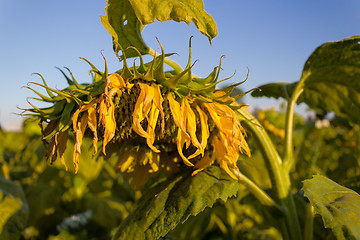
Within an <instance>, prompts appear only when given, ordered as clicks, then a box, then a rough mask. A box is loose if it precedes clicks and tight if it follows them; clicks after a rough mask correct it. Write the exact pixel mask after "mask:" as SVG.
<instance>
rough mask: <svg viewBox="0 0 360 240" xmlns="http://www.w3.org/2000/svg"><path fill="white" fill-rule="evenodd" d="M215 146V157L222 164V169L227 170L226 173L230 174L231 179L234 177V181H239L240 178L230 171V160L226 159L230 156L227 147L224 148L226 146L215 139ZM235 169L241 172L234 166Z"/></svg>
mask: <svg viewBox="0 0 360 240" xmlns="http://www.w3.org/2000/svg"><path fill="white" fill-rule="evenodd" d="M213 145H214V153H213V154H214V156H215V158H216V159H217V161H218V162H219V164H220V167H221V168H222V169H224V170H225V172H227V173H228V174H229V176H230V177H232V178H233V179H236V180H238V177H237V176H236V175H235V174H234V173H233V172H232V171H231V170H230V169H229V166H228V161H227V160H228V159H226V157H227V156H228V151H227V149H226V147H225V146H224V144H223V143H222V142H221V141H220V140H219V139H218V138H217V137H214V138H213ZM232 167H233V169H234V168H236V169H235V170H237V171H239V169H237V167H236V165H235V167H234V166H232Z"/></svg>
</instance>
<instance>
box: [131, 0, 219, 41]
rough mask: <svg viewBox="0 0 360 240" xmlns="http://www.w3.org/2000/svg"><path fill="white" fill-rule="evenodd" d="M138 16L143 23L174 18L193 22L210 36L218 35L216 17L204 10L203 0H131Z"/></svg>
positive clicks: (179, 20)
mask: <svg viewBox="0 0 360 240" xmlns="http://www.w3.org/2000/svg"><path fill="white" fill-rule="evenodd" d="M129 1H130V3H131V5H132V6H133V8H134V11H135V13H136V16H137V17H138V19H139V20H140V22H141V23H142V24H143V25H146V24H150V23H153V22H154V21H155V19H157V20H159V21H160V22H163V21H167V20H174V21H176V22H185V23H186V24H188V25H189V24H190V23H191V22H193V23H194V24H195V26H196V27H197V28H198V29H199V31H200V32H201V33H202V34H204V35H205V36H207V37H208V38H209V41H211V39H213V38H214V37H215V36H216V35H217V28H216V23H215V21H214V19H213V18H212V17H211V16H210V15H209V14H208V13H207V12H206V11H205V10H204V3H203V1H202V0H141V1H140V0H129Z"/></svg>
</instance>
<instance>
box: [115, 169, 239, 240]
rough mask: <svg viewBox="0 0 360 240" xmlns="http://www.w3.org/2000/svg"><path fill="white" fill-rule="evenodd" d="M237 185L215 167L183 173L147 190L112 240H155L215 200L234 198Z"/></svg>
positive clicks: (209, 205) (236, 182)
mask: <svg viewBox="0 0 360 240" xmlns="http://www.w3.org/2000/svg"><path fill="white" fill-rule="evenodd" d="M238 187H239V183H238V181H235V180H233V179H231V178H230V177H229V176H228V175H227V174H226V173H225V172H224V171H223V170H221V169H220V168H219V167H217V166H211V167H209V168H207V169H206V170H205V171H202V172H200V173H198V174H197V175H195V176H191V173H189V172H186V173H183V174H181V175H177V176H175V177H174V178H173V179H170V180H168V181H166V182H163V183H161V184H159V185H158V186H156V187H154V188H153V189H150V190H149V192H148V193H147V194H146V195H145V196H144V197H143V198H142V199H141V200H140V201H139V204H138V207H137V208H136V210H135V211H134V212H132V213H131V214H130V215H129V216H128V218H127V219H126V220H125V221H124V222H123V223H122V224H121V225H120V227H119V229H118V232H117V233H116V236H115V239H145V238H146V239H158V238H160V237H161V236H165V235H166V233H167V232H169V231H170V230H171V229H173V228H175V226H176V225H177V224H178V223H180V222H184V221H186V219H187V218H188V217H189V216H190V215H197V214H198V213H199V212H201V211H203V210H204V209H205V208H206V207H211V206H212V205H213V204H214V203H215V202H216V200H218V199H222V200H223V201H226V200H227V198H228V197H231V196H233V195H235V194H236V193H237V191H238Z"/></svg>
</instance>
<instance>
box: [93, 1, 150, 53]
mask: <svg viewBox="0 0 360 240" xmlns="http://www.w3.org/2000/svg"><path fill="white" fill-rule="evenodd" d="M105 12H106V15H104V16H100V17H101V22H102V24H103V26H104V27H105V28H106V30H108V32H109V33H110V35H111V36H112V37H113V40H114V41H115V42H117V43H119V44H120V45H121V46H122V48H123V49H124V51H125V54H126V57H136V56H138V53H137V52H136V51H135V50H133V49H131V48H129V49H128V47H130V46H133V47H135V48H137V49H138V50H139V52H140V53H141V54H147V53H148V52H149V47H148V46H147V45H146V43H145V42H144V40H143V39H142V37H141V31H142V29H143V27H144V26H143V25H142V24H141V23H140V21H139V20H138V18H137V17H136V15H135V12H134V9H133V7H132V6H131V4H130V2H129V1H128V0H107V6H106V8H105ZM114 49H116V50H117V51H119V50H120V49H117V45H116V44H114Z"/></svg>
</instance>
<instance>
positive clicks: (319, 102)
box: [252, 35, 360, 123]
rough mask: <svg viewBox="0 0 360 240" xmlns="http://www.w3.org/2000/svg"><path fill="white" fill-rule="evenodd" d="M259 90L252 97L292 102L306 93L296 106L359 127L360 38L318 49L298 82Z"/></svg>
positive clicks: (263, 87)
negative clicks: (293, 97)
mask: <svg viewBox="0 0 360 240" xmlns="http://www.w3.org/2000/svg"><path fill="white" fill-rule="evenodd" d="M297 85H298V86H297ZM259 88H260V89H262V91H261V92H260V91H254V92H253V93H252V96H254V97H261V96H266V97H275V98H279V97H282V98H289V97H291V95H292V94H293V93H294V91H295V90H296V91H301V90H302V89H303V90H304V92H303V93H302V95H301V96H300V97H299V99H298V101H297V103H301V102H304V103H306V104H307V105H308V106H309V107H311V108H313V109H315V110H317V109H322V110H326V111H328V112H335V113H336V114H337V115H338V116H340V117H345V118H348V119H349V120H350V121H353V122H355V123H360V35H358V36H353V37H350V38H346V39H343V40H341V41H337V42H327V43H325V44H323V45H321V46H320V47H318V48H317V49H316V50H315V51H314V52H313V53H312V54H311V56H310V57H309V58H308V60H307V61H306V63H305V66H304V69H303V73H302V75H301V78H300V81H299V82H296V83H291V84H287V83H271V84H266V85H263V86H260V87H259Z"/></svg>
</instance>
